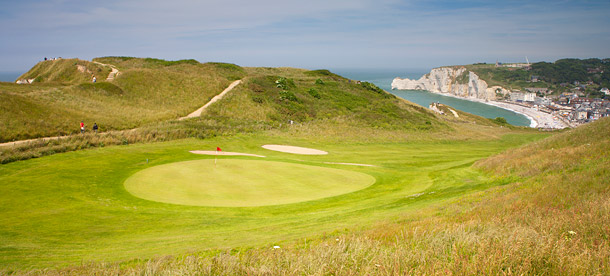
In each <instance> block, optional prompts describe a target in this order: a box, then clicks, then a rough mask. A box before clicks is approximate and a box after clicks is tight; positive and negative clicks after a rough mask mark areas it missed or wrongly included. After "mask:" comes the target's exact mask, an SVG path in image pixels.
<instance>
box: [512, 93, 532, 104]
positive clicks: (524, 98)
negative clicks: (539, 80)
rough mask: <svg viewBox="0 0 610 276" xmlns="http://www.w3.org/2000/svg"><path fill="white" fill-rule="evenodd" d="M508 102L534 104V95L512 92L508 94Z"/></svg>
mask: <svg viewBox="0 0 610 276" xmlns="http://www.w3.org/2000/svg"><path fill="white" fill-rule="evenodd" d="M510 100H511V101H513V102H534V101H535V100H536V93H527V92H512V93H510Z"/></svg>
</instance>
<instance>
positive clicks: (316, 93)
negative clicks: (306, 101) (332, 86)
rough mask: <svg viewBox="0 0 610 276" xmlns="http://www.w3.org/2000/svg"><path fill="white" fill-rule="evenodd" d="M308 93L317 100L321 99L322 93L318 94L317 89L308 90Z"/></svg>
mask: <svg viewBox="0 0 610 276" xmlns="http://www.w3.org/2000/svg"><path fill="white" fill-rule="evenodd" d="M307 93H309V95H311V96H312V97H314V98H316V99H320V98H321V96H320V93H318V90H316V89H315V88H310V89H309V90H307Z"/></svg>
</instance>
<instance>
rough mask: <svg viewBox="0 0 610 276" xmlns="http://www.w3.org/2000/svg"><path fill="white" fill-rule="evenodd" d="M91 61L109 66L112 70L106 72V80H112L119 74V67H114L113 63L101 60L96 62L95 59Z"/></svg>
mask: <svg viewBox="0 0 610 276" xmlns="http://www.w3.org/2000/svg"><path fill="white" fill-rule="evenodd" d="M93 63H95V64H99V65H102V66H108V67H110V69H112V72H110V74H108V77H107V78H106V81H113V80H114V78H116V77H117V76H118V75H119V73H120V72H119V69H116V67H114V65H111V64H105V63H101V62H97V61H94V62H93Z"/></svg>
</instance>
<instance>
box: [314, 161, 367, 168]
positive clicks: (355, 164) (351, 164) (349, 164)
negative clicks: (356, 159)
mask: <svg viewBox="0 0 610 276" xmlns="http://www.w3.org/2000/svg"><path fill="white" fill-rule="evenodd" d="M324 164H333V165H348V166H363V167H375V165H369V164H358V163H340V162H324Z"/></svg>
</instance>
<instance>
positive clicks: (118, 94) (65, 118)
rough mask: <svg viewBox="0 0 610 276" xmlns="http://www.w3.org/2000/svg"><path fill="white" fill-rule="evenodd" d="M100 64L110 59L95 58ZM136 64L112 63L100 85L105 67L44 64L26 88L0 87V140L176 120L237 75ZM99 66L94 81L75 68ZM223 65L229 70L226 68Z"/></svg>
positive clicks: (189, 66)
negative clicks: (109, 77)
mask: <svg viewBox="0 0 610 276" xmlns="http://www.w3.org/2000/svg"><path fill="white" fill-rule="evenodd" d="M99 60H100V61H103V62H108V61H113V58H103V59H99ZM134 60H138V61H140V62H141V64H140V66H129V63H127V64H126V62H118V63H117V64H116V65H115V66H116V67H117V68H118V69H119V70H120V73H119V75H118V77H116V78H115V80H114V81H112V82H106V81H103V80H105V79H106V76H107V75H108V73H109V72H110V69H108V68H110V67H109V66H102V65H99V64H97V63H92V62H86V61H80V60H65V59H64V60H55V61H44V62H41V63H39V64H37V65H36V66H34V67H33V68H32V69H31V70H30V71H29V72H28V73H26V74H25V75H24V76H25V77H27V78H39V79H41V81H40V82H35V83H33V84H30V85H16V84H10V83H1V84H0V97H1V98H2V99H3V101H2V104H1V105H0V113H1V114H0V115H1V116H0V118H2V119H0V142H6V141H12V140H22V139H28V138H36V137H45V136H57V135H67V134H75V133H78V132H79V128H78V124H79V122H80V121H81V120H82V121H84V122H85V124H86V125H87V128H88V129H89V130H90V129H91V126H92V125H93V123H94V122H97V123H98V125H100V128H101V130H102V131H106V130H113V129H128V128H134V127H138V126H142V125H145V124H149V123H156V122H159V121H163V120H169V119H176V118H178V117H180V116H184V115H186V114H188V113H190V112H192V111H194V110H195V109H197V108H199V107H200V106H202V105H204V104H205V103H206V102H207V101H209V99H210V98H211V97H213V96H214V95H216V94H218V93H220V92H221V91H222V90H223V89H224V88H225V87H226V86H228V84H229V83H230V80H232V79H233V78H234V77H236V76H238V75H237V74H236V73H235V72H234V71H235V70H237V71H240V70H242V69H241V68H239V67H237V66H234V65H223V64H199V63H197V62H195V63H193V62H188V63H182V62H174V63H172V62H167V63H168V64H166V65H158V64H159V63H161V64H163V63H162V62H161V61H159V60H151V61H148V60H147V59H134ZM81 63H82V64H85V65H86V66H89V67H93V68H104V70H105V71H104V70H102V72H101V73H100V74H101V75H100V76H99V77H98V78H97V80H98V81H97V82H96V83H92V82H91V78H90V76H89V77H88V76H87V74H84V73H80V72H79V71H78V69H76V65H75V64H81ZM225 67H235V69H234V70H227V69H226V68H225ZM106 69H108V70H106Z"/></svg>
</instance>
